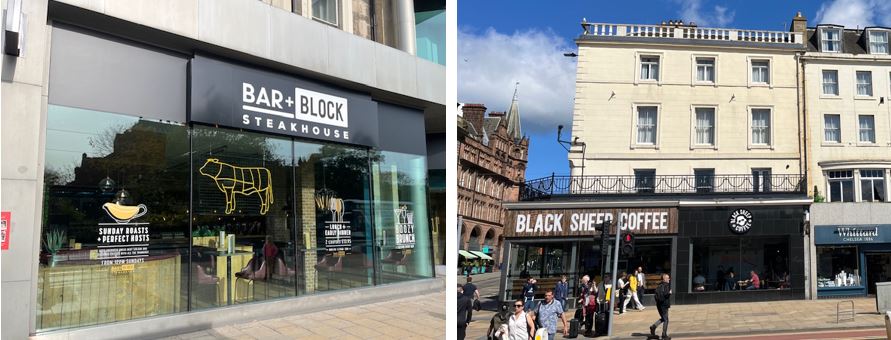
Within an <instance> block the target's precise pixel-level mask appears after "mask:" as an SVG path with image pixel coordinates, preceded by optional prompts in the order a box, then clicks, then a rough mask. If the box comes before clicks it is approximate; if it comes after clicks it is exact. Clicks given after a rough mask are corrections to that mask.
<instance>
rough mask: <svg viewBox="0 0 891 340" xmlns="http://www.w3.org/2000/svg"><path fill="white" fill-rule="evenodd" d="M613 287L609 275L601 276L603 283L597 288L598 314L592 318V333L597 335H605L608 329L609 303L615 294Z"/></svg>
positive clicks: (611, 278) (610, 312)
mask: <svg viewBox="0 0 891 340" xmlns="http://www.w3.org/2000/svg"><path fill="white" fill-rule="evenodd" d="M614 292H615V289H614V287H613V276H612V275H611V274H609V273H607V274H606V275H604V276H603V282H600V285H598V287H597V304H598V308H597V309H598V313H597V314H596V315H595V316H594V331H595V332H596V333H597V334H600V335H602V334H606V333H607V328H608V327H609V318H610V315H611V314H612V311H611V310H609V301H610V299H612V297H613V295H615V294H616V293H614Z"/></svg>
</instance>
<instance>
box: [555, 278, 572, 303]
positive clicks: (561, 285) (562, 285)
mask: <svg viewBox="0 0 891 340" xmlns="http://www.w3.org/2000/svg"><path fill="white" fill-rule="evenodd" d="M567 295H569V283H568V282H566V275H562V276H560V281H558V282H557V285H555V286H554V299H556V300H557V301H560V304H561V305H563V311H564V312H565V311H566V308H567V306H566V296H567Z"/></svg>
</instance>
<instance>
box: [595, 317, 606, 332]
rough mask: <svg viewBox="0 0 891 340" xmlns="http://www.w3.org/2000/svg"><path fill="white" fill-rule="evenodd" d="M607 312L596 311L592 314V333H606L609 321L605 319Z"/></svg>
mask: <svg viewBox="0 0 891 340" xmlns="http://www.w3.org/2000/svg"><path fill="white" fill-rule="evenodd" d="M608 315H609V314H608V313H597V314H596V315H594V334H597V335H606V333H607V328H608V327H609V322H608V320H607V316H608Z"/></svg>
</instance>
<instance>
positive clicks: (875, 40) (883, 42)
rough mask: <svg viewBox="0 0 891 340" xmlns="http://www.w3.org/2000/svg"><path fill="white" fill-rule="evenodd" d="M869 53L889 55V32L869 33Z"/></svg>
mask: <svg viewBox="0 0 891 340" xmlns="http://www.w3.org/2000/svg"><path fill="white" fill-rule="evenodd" d="M869 53H871V54H888V31H869Z"/></svg>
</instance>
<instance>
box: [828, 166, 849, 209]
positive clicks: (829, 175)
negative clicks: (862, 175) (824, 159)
mask: <svg viewBox="0 0 891 340" xmlns="http://www.w3.org/2000/svg"><path fill="white" fill-rule="evenodd" d="M855 171H856V170H855V169H837V170H824V171H823V177H824V178H825V180H826V201H827V202H842V203H845V202H857V181H856V178H855V176H854V173H855ZM833 172H835V173H842V172H850V173H851V174H850V176H849V177H836V178H832V177H831V173H833ZM834 182H839V183H841V184H839V185H840V190H841V192H840V193H839V194H840V197H841V200H840V201H833V200H832V183H834ZM845 182H849V183H850V184H851V196H852V200H850V201H845V194H844V192H845V191H844V183H845Z"/></svg>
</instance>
